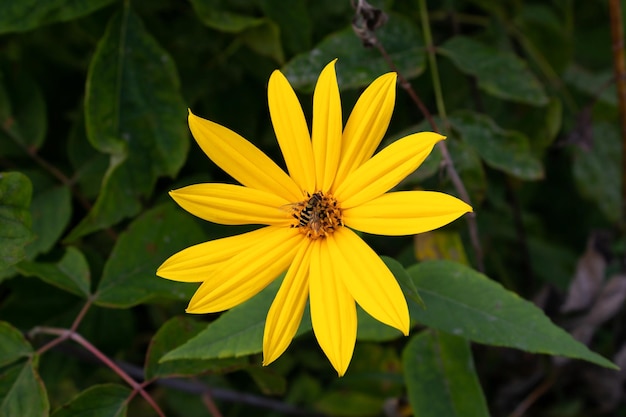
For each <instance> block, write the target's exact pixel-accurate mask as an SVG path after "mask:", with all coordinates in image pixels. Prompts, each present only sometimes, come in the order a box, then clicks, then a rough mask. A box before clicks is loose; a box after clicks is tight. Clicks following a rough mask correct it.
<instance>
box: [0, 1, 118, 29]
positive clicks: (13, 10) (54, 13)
mask: <svg viewBox="0 0 626 417" xmlns="http://www.w3.org/2000/svg"><path fill="white" fill-rule="evenodd" d="M112 2H113V0H43V1H42V0H20V1H2V2H0V33H6V32H22V31H25V30H30V29H34V28H36V27H38V26H42V25H45V24H47V23H52V22H63V21H67V20H72V19H76V18H77V17H80V16H84V15H86V14H89V13H91V12H93V11H95V10H98V9H99V8H101V7H103V6H106V5H107V4H109V3H112Z"/></svg>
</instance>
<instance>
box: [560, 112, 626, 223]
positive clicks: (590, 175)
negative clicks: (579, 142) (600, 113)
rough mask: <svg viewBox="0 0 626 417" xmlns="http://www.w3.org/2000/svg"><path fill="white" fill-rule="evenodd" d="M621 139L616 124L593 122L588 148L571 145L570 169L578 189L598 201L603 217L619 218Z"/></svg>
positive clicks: (615, 219)
mask: <svg viewBox="0 0 626 417" xmlns="http://www.w3.org/2000/svg"><path fill="white" fill-rule="evenodd" d="M621 146H622V145H621V143H620V135H619V130H618V128H617V126H616V125H614V124H609V123H596V124H595V125H594V126H593V143H592V145H591V149H584V148H582V147H574V148H573V157H574V159H573V164H572V165H573V173H574V180H575V182H576V186H577V187H578V190H579V191H580V193H581V194H582V195H583V196H584V197H585V198H587V199H589V200H591V201H593V202H594V203H595V204H597V205H598V208H599V209H600V210H601V211H602V213H603V214H604V215H605V216H606V218H607V219H608V220H609V221H611V222H614V223H617V222H618V221H619V219H620V212H621V211H620V195H619V189H620V188H619V187H620V183H621V180H620V171H621V167H622V160H621V159H622V158H621Z"/></svg>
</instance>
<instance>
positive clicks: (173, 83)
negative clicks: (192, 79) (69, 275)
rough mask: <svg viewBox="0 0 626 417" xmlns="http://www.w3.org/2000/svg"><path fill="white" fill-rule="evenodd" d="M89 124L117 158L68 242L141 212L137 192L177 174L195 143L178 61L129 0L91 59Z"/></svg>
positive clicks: (99, 145) (93, 136)
mask: <svg viewBox="0 0 626 417" xmlns="http://www.w3.org/2000/svg"><path fill="white" fill-rule="evenodd" d="M85 123H86V127H87V136H88V138H89V141H90V142H91V144H92V145H93V146H94V147H95V148H96V149H97V150H99V151H101V152H105V153H109V154H111V162H110V165H109V170H108V172H107V175H106V176H105V179H104V182H103V184H102V191H101V193H100V195H99V197H98V200H97V201H96V203H95V205H94V207H93V208H92V210H91V211H90V212H89V215H88V216H87V217H86V218H85V219H83V221H82V222H81V223H80V224H79V225H78V226H77V227H76V228H75V229H74V230H73V231H72V232H71V234H70V236H68V237H67V240H68V241H72V240H74V239H76V238H78V237H80V236H82V235H85V234H87V233H90V232H92V231H95V230H99V229H102V228H104V227H107V226H110V225H112V224H115V223H116V222H118V221H120V220H121V219H123V218H124V217H128V216H132V215H134V214H136V213H137V212H138V211H139V209H140V205H139V201H138V199H139V198H140V197H146V196H149V195H150V193H151V192H152V188H153V187H154V184H155V182H156V180H157V178H158V177H160V176H162V175H169V176H174V175H176V173H177V172H178V170H179V169H180V167H181V166H182V164H183V163H184V161H185V157H186V154H187V150H188V148H189V140H188V133H187V127H186V125H185V104H184V101H183V99H182V97H181V96H180V93H179V82H178V75H177V74H176V68H175V66H174V63H173V61H172V59H171V58H170V56H169V55H168V54H167V52H166V51H165V50H163V49H162V48H161V47H160V46H159V45H158V44H157V42H156V41H155V40H154V39H153V38H152V36H150V34H149V33H148V32H147V31H146V30H145V28H144V26H143V24H142V22H141V21H140V20H139V18H138V17H137V16H136V15H135V14H134V13H133V12H132V11H131V10H130V6H129V3H125V7H124V10H123V11H122V12H121V13H117V14H116V15H115V16H114V17H113V18H112V19H111V21H110V22H109V25H108V27H107V30H106V33H105V34H104V36H103V38H102V39H101V40H100V42H99V44H98V48H97V50H96V52H95V54H94V57H93V59H92V61H91V66H90V68H89V74H88V76H87V92H86V97H85Z"/></svg>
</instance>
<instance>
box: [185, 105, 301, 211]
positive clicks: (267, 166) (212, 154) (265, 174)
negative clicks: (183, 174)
mask: <svg viewBox="0 0 626 417" xmlns="http://www.w3.org/2000/svg"><path fill="white" fill-rule="evenodd" d="M189 128H190V129H191V133H193V137H194V138H195V139H196V142H198V145H200V147H201V148H202V150H203V151H204V153H205V154H207V156H208V157H209V158H211V160H212V161H213V162H215V164H217V166H219V167H220V168H222V169H223V170H224V171H226V172H227V173H228V174H229V175H230V176H232V177H233V178H234V179H236V180H237V181H239V182H240V183H241V184H243V185H245V186H247V187H250V188H256V189H258V190H265V191H268V192H272V193H275V194H278V195H280V196H281V197H282V198H283V199H285V200H287V201H298V200H299V199H301V198H302V190H300V188H299V187H298V186H297V185H296V183H295V182H294V181H293V180H292V179H291V178H290V177H289V176H288V175H287V174H285V172H284V171H283V170H282V169H280V167H279V166H278V165H276V164H275V163H274V162H273V161H272V160H271V159H269V158H268V157H267V156H266V155H265V154H264V153H263V152H261V151H260V150H259V149H258V148H257V147H256V146H254V145H253V144H251V143H250V142H248V141H247V140H245V139H244V138H242V137H241V136H239V135H238V134H236V133H235V132H233V131H232V130H230V129H227V128H225V127H224V126H221V125H218V124H217V123H213V122H211V121H209V120H206V119H203V118H201V117H198V116H195V115H194V114H193V113H191V111H190V112H189Z"/></svg>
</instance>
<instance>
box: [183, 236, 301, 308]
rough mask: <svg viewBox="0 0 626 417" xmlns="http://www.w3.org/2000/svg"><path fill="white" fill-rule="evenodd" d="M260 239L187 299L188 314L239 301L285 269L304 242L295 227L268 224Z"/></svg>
mask: <svg viewBox="0 0 626 417" xmlns="http://www.w3.org/2000/svg"><path fill="white" fill-rule="evenodd" d="M267 228H270V229H271V231H272V233H268V234H266V235H265V236H264V238H263V239H262V240H258V241H257V242H255V243H254V244H252V245H250V246H249V247H247V248H245V249H244V250H243V251H242V252H241V253H239V254H237V255H235V256H233V257H232V258H230V260H229V261H228V262H226V263H224V267H223V268H222V269H220V270H219V271H216V272H215V274H213V276H211V277H210V278H209V279H207V280H206V281H204V282H203V283H202V285H201V286H200V288H198V290H197V291H196V293H195V294H194V296H193V297H192V298H191V300H190V301H189V307H187V312H188V313H215V312H218V311H224V310H228V309H229V308H231V307H234V306H236V305H238V304H241V303H243V302H244V301H246V300H248V299H249V298H250V297H252V296H254V295H255V294H257V293H258V292H259V291H261V290H262V289H263V288H265V287H267V286H268V285H269V284H270V283H271V282H272V281H273V280H274V279H275V278H276V277H277V276H278V275H280V273H282V272H283V271H284V270H286V269H287V267H288V266H289V263H290V262H291V261H292V260H293V257H294V256H295V254H296V251H297V249H298V247H299V245H301V244H303V242H305V241H306V239H305V238H303V235H302V234H301V233H299V232H298V231H297V230H295V229H289V228H284V227H274V226H268V227H267Z"/></svg>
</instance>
